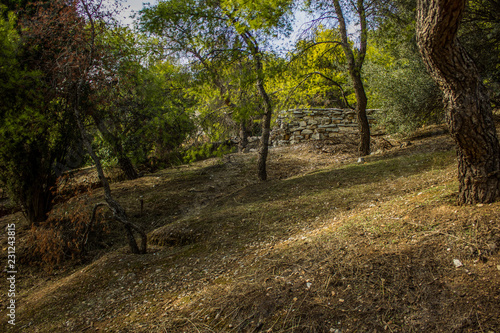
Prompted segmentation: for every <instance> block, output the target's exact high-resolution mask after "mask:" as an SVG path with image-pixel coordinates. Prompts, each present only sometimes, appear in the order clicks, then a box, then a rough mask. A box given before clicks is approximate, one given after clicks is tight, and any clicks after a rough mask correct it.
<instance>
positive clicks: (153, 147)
mask: <svg viewBox="0 0 500 333" xmlns="http://www.w3.org/2000/svg"><path fill="white" fill-rule="evenodd" d="M101 37H102V38H103V41H101V43H104V44H105V47H106V57H105V61H103V60H101V63H102V66H103V68H104V70H105V71H106V72H107V73H108V74H107V77H106V79H107V81H108V84H104V82H103V84H101V85H100V88H101V89H99V91H96V93H95V94H94V95H95V98H94V99H93V101H92V103H91V104H92V105H89V108H93V112H92V114H91V116H92V118H93V120H94V123H95V125H96V127H97V129H98V130H99V132H100V135H101V138H102V140H103V141H104V143H105V145H104V146H105V149H107V150H108V151H109V150H111V152H112V158H113V160H115V159H116V161H117V163H118V166H119V167H120V168H121V169H122V170H123V172H124V174H125V175H126V177H127V178H128V179H135V178H137V177H138V174H137V172H136V170H135V167H137V166H140V165H145V164H149V165H151V164H152V163H150V162H152V161H150V159H154V160H155V161H162V162H168V161H167V159H168V158H169V154H170V153H171V151H173V150H175V149H176V148H177V147H179V146H180V144H181V143H182V141H184V139H185V138H186V136H187V135H188V134H189V133H190V132H191V131H192V130H193V124H192V120H191V119H190V115H189V114H188V112H187V110H188V109H189V108H190V107H191V105H192V98H191V97H190V96H187V94H186V91H187V87H185V85H187V84H189V82H190V81H191V80H192V79H191V73H189V72H187V71H186V70H185V69H184V67H183V66H180V65H175V64H174V63H173V61H169V60H165V61H156V60H155V59H150V58H151V57H150V55H149V54H148V49H149V45H148V44H149V41H148V40H147V39H146V38H144V37H143V36H141V35H139V34H137V33H134V32H133V31H131V30H130V29H128V28H124V27H116V28H113V29H110V30H108V31H106V32H105V34H104V36H101ZM153 155H154V156H153ZM153 164H156V162H155V163H153Z"/></svg>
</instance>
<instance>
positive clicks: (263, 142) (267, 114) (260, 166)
mask: <svg viewBox="0 0 500 333" xmlns="http://www.w3.org/2000/svg"><path fill="white" fill-rule="evenodd" d="M240 36H241V37H242V38H243V40H244V41H245V43H246V44H247V46H248V47H249V49H250V51H251V53H252V57H253V61H254V65H255V72H256V74H257V82H256V85H257V89H258V91H259V94H260V97H262V102H263V104H264V114H263V115H262V135H261V137H260V150H259V160H258V161H257V175H258V177H259V179H260V180H267V167H266V162H267V155H268V152H269V136H270V134H271V117H272V115H273V106H272V104H271V98H269V95H268V93H267V91H266V88H265V87H264V67H263V65H262V54H261V53H260V50H259V45H258V43H257V41H256V40H255V38H254V37H253V36H252V34H251V33H250V32H248V31H245V32H243V33H241V34H240Z"/></svg>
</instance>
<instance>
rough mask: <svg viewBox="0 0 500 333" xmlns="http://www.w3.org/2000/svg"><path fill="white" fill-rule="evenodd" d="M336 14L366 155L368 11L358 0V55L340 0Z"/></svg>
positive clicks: (336, 1)
mask: <svg viewBox="0 0 500 333" xmlns="http://www.w3.org/2000/svg"><path fill="white" fill-rule="evenodd" d="M333 5H334V7H335V14H336V15H337V19H338V23H339V30H340V37H341V40H342V49H343V50H344V55H345V57H346V60H347V66H348V69H349V76H350V77H351V80H352V82H353V85H354V92H355V94H356V116H357V120H358V129H359V146H358V153H359V156H366V155H369V154H370V125H369V123H368V118H367V116H366V106H367V101H368V99H367V97H366V93H365V88H364V85H363V81H362V80H361V68H362V67H363V62H364V59H365V55H366V47H367V42H368V27H367V24H366V12H365V7H364V0H357V4H356V10H357V12H358V16H359V22H360V23H359V24H360V27H361V34H360V46H359V50H357V52H356V55H355V54H354V52H353V49H352V46H351V43H350V42H349V38H348V36H347V27H346V23H345V19H344V13H343V10H342V6H341V5H340V1H339V0H334V1H333Z"/></svg>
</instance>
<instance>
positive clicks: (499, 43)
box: [459, 0, 500, 107]
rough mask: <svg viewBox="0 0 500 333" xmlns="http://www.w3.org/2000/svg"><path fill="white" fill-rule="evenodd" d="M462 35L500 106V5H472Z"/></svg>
mask: <svg viewBox="0 0 500 333" xmlns="http://www.w3.org/2000/svg"><path fill="white" fill-rule="evenodd" d="M459 34H460V35H459V36H460V37H459V38H460V42H461V43H462V44H463V45H465V47H466V48H467V50H468V51H469V54H470V55H471V56H472V57H473V59H474V61H475V63H476V64H477V66H478V68H479V71H480V73H481V76H482V77H483V79H484V83H485V85H486V87H487V88H488V90H489V92H490V98H491V101H492V103H493V104H494V105H495V106H496V107H498V106H500V1H499V0H473V1H470V2H469V6H468V7H467V10H466V13H465V15H464V18H463V21H462V24H461V27H460V31H459Z"/></svg>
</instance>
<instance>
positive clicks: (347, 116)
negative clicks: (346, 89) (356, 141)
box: [271, 109, 376, 146]
mask: <svg viewBox="0 0 500 333" xmlns="http://www.w3.org/2000/svg"><path fill="white" fill-rule="evenodd" d="M375 111H376V110H366V113H367V116H368V121H369V123H370V124H374V123H375V118H374V117H373V113H374V112H375ZM357 130H358V124H357V120H356V113H355V111H354V110H350V109H349V110H344V109H293V110H286V111H281V112H280V113H279V114H278V118H277V120H276V126H275V128H274V129H273V133H272V135H271V136H272V143H273V145H274V146H283V145H288V144H295V143H299V142H303V141H308V140H322V139H326V138H332V137H334V136H335V135H338V134H339V133H353V132H357Z"/></svg>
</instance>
